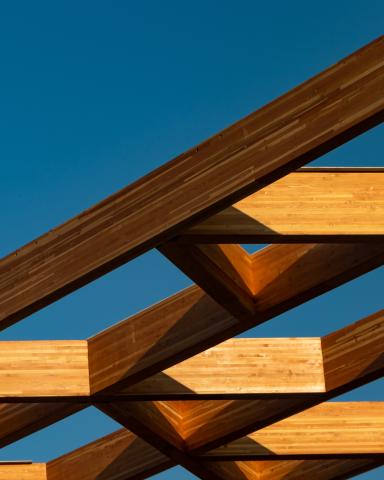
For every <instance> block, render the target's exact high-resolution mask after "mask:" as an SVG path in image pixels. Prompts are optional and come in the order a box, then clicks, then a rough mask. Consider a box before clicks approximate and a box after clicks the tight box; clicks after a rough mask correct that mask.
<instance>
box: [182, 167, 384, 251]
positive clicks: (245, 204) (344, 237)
mask: <svg viewBox="0 0 384 480" xmlns="http://www.w3.org/2000/svg"><path fill="white" fill-rule="evenodd" d="M383 239H384V172H382V171H379V172H377V171H375V170H370V169H366V170H363V171H359V172H354V171H351V170H346V171H343V169H340V170H339V171H336V172H329V171H328V170H325V171H321V170H317V171H312V170H309V171H305V170H301V171H300V170H299V171H297V172H294V173H290V174H289V175H287V176H286V177H283V178H281V179H279V180H277V181H276V182H274V183H272V184H271V185H268V186H267V187H265V188H263V189H262V190H259V191H257V192H255V193H254V194H252V195H250V196H249V197H246V198H244V199H243V200H240V201H239V202H237V203H235V204H234V205H232V206H231V207H228V208H226V209H224V210H222V211H221V212H219V213H217V214H216V215H214V216H212V217H210V218H207V219H206V220H204V221H203V222H201V223H199V224H198V225H194V226H192V227H190V228H189V229H187V230H186V231H185V232H183V233H182V234H181V236H180V237H179V239H178V240H179V241H180V242H186V243H304V242H331V243H341V242H354V243H356V242H360V241H361V242H370V241H379V240H381V241H383Z"/></svg>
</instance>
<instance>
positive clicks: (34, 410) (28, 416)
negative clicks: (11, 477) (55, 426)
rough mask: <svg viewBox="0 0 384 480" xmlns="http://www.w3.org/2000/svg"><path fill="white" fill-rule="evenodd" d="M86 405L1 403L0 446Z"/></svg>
mask: <svg viewBox="0 0 384 480" xmlns="http://www.w3.org/2000/svg"><path fill="white" fill-rule="evenodd" d="M86 406H88V405H87V404H82V403H63V402H58V403H1V404H0V447H5V446H6V445H9V444H10V443H13V442H15V441H17V440H20V439H21V438H23V437H26V436H27V435H30V434H31V433H34V432H36V431H37V430H40V429H42V428H45V427H47V426H48V425H51V424H52V423H55V422H58V421H59V420H62V419H63V418H65V417H68V416H69V415H72V414H74V413H76V412H78V411H80V410H82V409H83V408H85V407H86Z"/></svg>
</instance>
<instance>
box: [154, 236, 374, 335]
mask: <svg viewBox="0 0 384 480" xmlns="http://www.w3.org/2000/svg"><path fill="white" fill-rule="evenodd" d="M159 250H160V251H161V252H162V253H163V254H164V255H165V256H166V257H167V258H168V259H169V260H171V261H172V262H173V263H174V264H175V265H176V266H177V267H179V268H180V269H181V270H182V271H183V272H184V273H185V274H186V275H188V276H189V277H190V278H191V279H192V280H193V281H194V282H196V283H197V284H198V285H200V287H201V288H203V290H205V291H206V292H207V293H208V294H209V295H210V296H211V297H212V298H213V299H214V300H216V301H217V302H218V303H220V305H222V306H223V307H225V308H226V309H227V310H228V311H229V312H230V313H232V314H233V315H234V316H235V317H236V318H238V319H239V320H241V321H242V322H244V323H245V324H248V328H249V327H251V326H254V325H255V323H256V324H259V323H262V322H264V321H266V320H268V319H270V318H272V317H274V316H276V315H280V314H281V313H283V312H285V311H287V310H288V309H290V308H293V307H295V306H297V305H300V304H301V303H304V302H306V301H308V300H310V299H311V298H314V297H315V296H318V295H321V294H322V293H325V292H327V291H329V290H331V289H332V288H335V287H337V286H339V285H341V284H343V283H345V282H347V281H349V280H352V279H353V278H356V277H358V276H359V275H362V274H364V273H366V272H368V271H370V270H372V269H374V268H376V267H378V266H380V265H382V264H383V261H384V243H383V242H378V243H374V244H372V245H370V246H369V248H367V245H366V244H365V243H356V244H355V243H350V244H298V245H296V244H292V245H272V246H269V247H266V248H263V249H262V250H259V251H257V252H255V253H254V254H248V253H247V252H245V251H244V250H243V249H242V248H241V247H240V246H239V245H225V244H223V245H197V244H196V245H188V244H183V243H180V241H179V240H174V241H172V242H168V243H166V244H164V245H163V246H161V247H159Z"/></svg>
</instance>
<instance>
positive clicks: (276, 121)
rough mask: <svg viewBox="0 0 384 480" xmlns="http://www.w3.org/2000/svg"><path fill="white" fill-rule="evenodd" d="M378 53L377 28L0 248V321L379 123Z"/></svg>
mask: <svg viewBox="0 0 384 480" xmlns="http://www.w3.org/2000/svg"><path fill="white" fill-rule="evenodd" d="M383 57H384V40H383V38H382V37H380V38H378V39H377V40H375V41H374V42H372V43H370V44H369V45H367V46H366V47H364V48H363V49H361V50H359V51H357V52H355V53H354V54H352V55H350V56H349V57H347V58H345V59H344V60H342V61H340V62H339V63H337V64H336V65H334V66H333V67H331V68H329V69H328V70H325V71H324V72H322V73H320V74H319V75H317V76H316V77H314V78H313V79H311V80H309V81H307V82H305V83H303V84H302V85H301V86H299V87H297V88H296V89H294V90H292V91H291V92H289V93H287V94H286V95H284V96H282V97H280V98H278V99H277V100H275V101H274V102H272V103H270V104H269V105H267V106H265V107H264V108H262V109H260V110H258V111H257V112H255V113H253V114H251V115H249V116H248V117H246V118H245V119H243V120H241V121H240V122H237V123H236V124H234V125H232V126H231V127H229V128H227V129H226V130H223V131H222V132H220V133H219V134H217V135H216V136H214V137H212V138H211V139H209V140H207V141H206V142H204V143H202V144H201V145H199V146H198V147H195V148H193V149H191V150H189V151H187V152H186V153H184V154H183V155H181V156H179V157H178V158H176V159H175V160H173V161H171V162H170V163H168V164H166V165H164V166H163V167H161V168H159V169H158V170H156V171H154V172H152V173H151V174H149V175H147V176H146V177H144V178H143V179H141V180H139V181H137V182H136V183H134V184H133V185H131V186H129V187H127V188H125V189H123V190H122V191H120V192H118V193H116V194H115V195H113V196H112V197H110V198H108V199H106V200H104V201H103V202H101V203H100V204H98V205H96V206H95V207H93V208H91V209H89V210H87V211H86V212H84V213H82V214H80V215H79V216H77V217H75V218H74V219H72V220H70V221H68V222H67V223H65V224H63V225H61V226H60V227H58V228H56V229H54V230H52V231H51V232H49V233H47V234H46V235H43V236H42V237H40V238H38V239H36V240H35V241H33V242H31V243H29V244H28V245H26V246H25V247H23V248H21V249H19V250H17V251H16V252H14V253H11V254H10V255H8V256H7V257H5V258H4V259H3V260H2V261H1V263H0V312H1V316H0V320H1V322H0V323H1V328H5V327H6V326H8V325H10V324H12V323H14V322H16V321H18V320H20V319H21V318H23V317H25V316H26V315H29V314H31V313H32V312H34V311H36V310H38V309H40V308H42V307H44V306H45V305H47V304H49V303H51V302H53V301H55V300H57V299H58V298H60V297H62V296H63V295H65V294H68V293H69V292H71V291H73V290H75V289H77V288H79V287H81V286H82V285H84V284H86V283H87V282H89V281H91V280H94V279H95V278H97V277H98V276H100V275H103V274H105V273H106V272H108V271H110V270H112V269H113V268H116V267H117V266H119V265H121V264H123V263H124V262H126V261H128V260H129V259H131V258H133V257H134V256H136V255H138V254H141V253H143V252H144V251H146V250H148V249H150V248H152V247H155V246H157V245H159V244H160V243H161V242H163V241H164V240H167V239H170V238H171V237H172V236H173V235H175V234H177V233H178V232H180V231H181V230H182V229H184V228H186V227H188V226H191V225H193V224H194V223H197V222H198V221H201V220H203V219H204V218H206V217H207V216H209V215H212V214H214V213H216V212H218V211H220V210H221V209H223V208H226V207H229V206H230V205H231V204H233V203H234V202H235V201H237V200H239V199H240V198H242V197H244V196H246V195H249V194H250V193H253V192H255V191H257V190H258V189H260V188H262V187H263V186H265V185H267V184H269V183H271V182H273V181H275V180H276V179H278V178H280V177H282V176H284V175H285V174H286V173H288V172H290V171H292V170H294V169H296V168H297V167H299V166H300V165H303V164H305V163H307V162H309V161H311V160H313V159H314V158H316V157H318V156H320V155H322V154H324V153H325V152H327V151H329V150H331V149H332V148H335V147H336V146H339V145H340V144H342V143H344V142H346V141H348V140H350V139H351V138H353V137H355V136H356V135H359V134H360V133H362V132H364V131H366V130H367V129H369V128H371V127H372V126H375V125H377V124H378V123H380V122H381V121H382V120H383V118H384V95H383V88H384V87H383V85H384V66H383ZM208 185H209V188H207V186H208Z"/></svg>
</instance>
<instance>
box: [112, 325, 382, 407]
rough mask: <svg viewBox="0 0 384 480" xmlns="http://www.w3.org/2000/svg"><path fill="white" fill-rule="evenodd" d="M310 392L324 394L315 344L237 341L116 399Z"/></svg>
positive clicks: (307, 340)
mask: <svg viewBox="0 0 384 480" xmlns="http://www.w3.org/2000/svg"><path fill="white" fill-rule="evenodd" d="M383 323H384V321H383ZM315 392H317V393H319V392H325V381H324V372H323V358H322V350H321V339H320V338H260V339H259V338H236V339H231V340H227V341H225V342H223V343H221V344H219V345H217V346H216V347H212V348H210V349H209V350H206V351H205V352H202V353H200V354H198V355H195V356H194V357H191V358H190V359H188V360H184V361H183V362H181V363H178V364H177V365H175V366H173V367H170V368H168V369H166V370H164V371H163V372H161V373H158V374H156V375H153V376H151V377H148V378H147V379H146V380H143V381H141V382H139V383H137V384H135V385H133V386H131V387H127V388H123V389H117V390H116V392H115V393H116V394H119V395H120V396H121V397H123V396H126V397H127V398H129V397H132V398H140V397H142V398H143V399H151V398H152V399H166V398H168V399H177V398H180V399H188V398H190V399H193V400H197V399H201V398H211V397H212V398H215V399H221V398H232V397H235V398H247V397H251V396H257V397H260V396H261V397H262V396H263V394H264V395H265V396H269V397H270V396H271V395H272V396H273V395H274V394H276V395H278V394H282V395H284V394H298V393H302V394H311V393H315ZM110 393H111V392H110Z"/></svg>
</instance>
